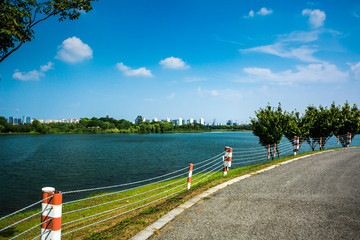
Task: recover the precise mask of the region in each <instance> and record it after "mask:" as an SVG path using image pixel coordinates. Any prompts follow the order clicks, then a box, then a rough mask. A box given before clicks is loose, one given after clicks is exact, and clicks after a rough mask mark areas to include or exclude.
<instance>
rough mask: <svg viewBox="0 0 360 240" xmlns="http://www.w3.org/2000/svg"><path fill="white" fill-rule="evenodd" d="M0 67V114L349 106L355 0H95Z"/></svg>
mask: <svg viewBox="0 0 360 240" xmlns="http://www.w3.org/2000/svg"><path fill="white" fill-rule="evenodd" d="M93 7H94V9H93V10H92V11H90V12H88V13H86V14H82V16H81V17H80V19H78V20H76V21H64V22H60V23H59V22H58V21H57V20H56V18H52V19H49V20H47V21H45V22H43V23H41V24H39V25H38V26H37V27H36V28H35V39H34V40H32V41H31V42H28V43H26V44H25V45H23V46H22V47H21V48H20V49H19V50H18V51H16V52H15V53H14V54H12V55H11V56H10V57H8V58H7V59H6V60H4V61H3V62H2V63H0V77H1V81H0V115H2V116H16V109H19V115H20V116H23V115H26V116H31V117H34V118H42V119H59V118H80V117H93V116H95V117H102V116H105V115H107V114H108V115H109V116H111V117H114V118H117V119H120V118H124V119H128V120H130V121H133V120H134V119H135V117H136V116H137V115H142V116H143V117H146V118H153V117H157V118H159V119H164V118H166V117H170V118H178V117H183V118H190V117H193V118H195V119H198V118H200V117H204V118H205V121H212V120H213V119H214V118H215V119H216V120H217V121H218V122H225V121H226V120H228V119H232V120H237V121H238V122H246V121H249V117H253V116H254V111H255V110H257V109H259V107H264V106H266V105H267V103H270V104H271V105H273V106H276V105H277V103H278V102H281V103H282V106H283V108H284V109H285V110H288V111H291V110H294V109H296V110H298V111H301V112H303V111H304V109H305V108H306V106H308V105H316V106H318V105H320V104H321V105H326V106H329V105H330V104H331V103H332V101H335V102H336V103H337V104H343V103H344V102H345V101H346V100H348V101H349V102H350V103H351V104H354V103H356V104H358V105H360V94H359V90H360V47H359V43H360V3H359V2H357V1H236V0H234V1H209V0H207V1H186V0H182V1H166V0H165V1H160V0H157V1H153V0H142V1H140V0H133V1H117V0H112V1H111V0H100V1H98V2H96V3H94V5H93Z"/></svg>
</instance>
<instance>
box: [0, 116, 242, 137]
mask: <svg viewBox="0 0 360 240" xmlns="http://www.w3.org/2000/svg"><path fill="white" fill-rule="evenodd" d="M246 128H249V125H241V126H226V125H224V126H205V125H201V124H198V123H194V124H184V125H181V126H174V124H173V123H172V122H151V123H150V122H147V121H145V122H141V123H139V124H133V123H131V122H129V121H127V120H125V119H120V120H116V119H114V118H109V117H103V118H96V117H93V118H91V119H89V118H82V119H80V121H79V123H40V122H39V121H38V120H34V121H33V123H32V124H31V125H12V124H8V123H6V119H5V118H4V117H1V118H0V132H1V133H10V132H11V133H26V132H36V133H41V134H47V133H50V134H55V133H74V134H79V133H88V134H98V133H140V134H148V133H174V132H199V131H211V130H212V129H224V130H242V129H246Z"/></svg>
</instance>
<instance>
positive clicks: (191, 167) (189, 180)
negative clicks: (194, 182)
mask: <svg viewBox="0 0 360 240" xmlns="http://www.w3.org/2000/svg"><path fill="white" fill-rule="evenodd" d="M193 167H194V164H192V163H190V166H189V176H188V179H187V187H186V188H187V190H189V189H190V186H191V176H192V172H193Z"/></svg>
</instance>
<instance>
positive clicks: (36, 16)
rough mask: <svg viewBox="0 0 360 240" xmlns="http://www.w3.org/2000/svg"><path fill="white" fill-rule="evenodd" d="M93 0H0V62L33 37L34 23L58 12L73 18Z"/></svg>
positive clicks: (89, 7) (59, 14)
mask: <svg viewBox="0 0 360 240" xmlns="http://www.w3.org/2000/svg"><path fill="white" fill-rule="evenodd" d="M93 1H95V0H51V1H37V0H3V1H2V2H1V5H0V62H2V61H3V60H4V59H5V58H6V57H8V56H9V55H10V54H11V53H13V52H14V51H15V50H17V49H18V48H19V47H20V46H21V45H22V44H23V43H25V42H28V41H31V39H33V38H34V30H33V29H32V28H33V27H34V26H35V25H36V24H38V23H40V22H42V21H44V20H46V19H48V18H49V17H51V16H56V15H58V16H59V18H58V20H59V21H63V20H65V19H69V20H75V19H78V18H79V17H80V15H81V12H82V11H83V12H88V11H90V10H91V9H92V6H91V3H92V2H93Z"/></svg>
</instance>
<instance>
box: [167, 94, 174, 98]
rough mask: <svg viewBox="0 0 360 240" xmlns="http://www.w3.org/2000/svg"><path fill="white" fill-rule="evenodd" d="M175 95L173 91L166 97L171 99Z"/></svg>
mask: <svg viewBox="0 0 360 240" xmlns="http://www.w3.org/2000/svg"><path fill="white" fill-rule="evenodd" d="M174 97H175V93H171V94H170V95H169V96H167V97H166V98H167V99H173V98H174Z"/></svg>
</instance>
